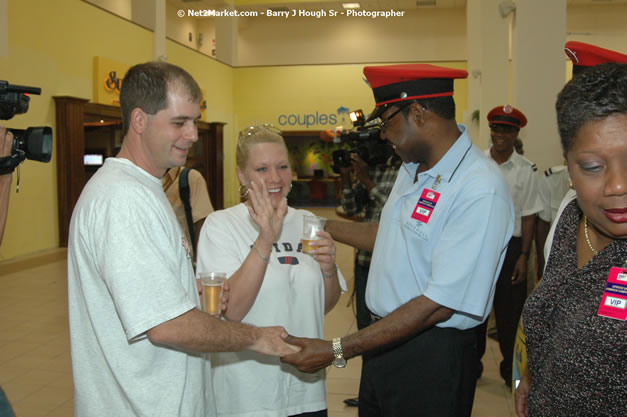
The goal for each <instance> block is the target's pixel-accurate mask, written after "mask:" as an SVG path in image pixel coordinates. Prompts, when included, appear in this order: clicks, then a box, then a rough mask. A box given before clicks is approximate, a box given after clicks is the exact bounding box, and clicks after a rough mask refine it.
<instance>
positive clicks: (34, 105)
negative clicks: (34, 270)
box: [0, 0, 233, 260]
mask: <svg viewBox="0 0 627 417" xmlns="http://www.w3.org/2000/svg"><path fill="white" fill-rule="evenodd" d="M8 13H9V19H8V21H9V28H8V37H9V54H8V57H0V79H2V80H8V81H9V82H10V83H13V84H22V85H29V86H37V87H41V89H42V95H41V96H32V97H31V102H30V109H29V111H28V113H27V114H24V115H17V116H15V117H14V118H13V119H12V120H10V121H0V123H2V124H4V125H7V126H8V127H13V128H26V127H28V126H46V125H47V126H51V127H52V129H53V132H54V134H53V142H54V141H55V139H56V138H55V134H56V131H55V128H56V126H55V125H56V124H55V108H54V100H53V99H52V97H53V96H56V95H68V96H76V97H83V98H87V99H91V98H92V94H93V84H92V82H93V80H92V78H93V57H94V56H102V57H105V58H109V59H112V60H115V61H118V62H122V63H126V64H129V65H133V64H136V63H139V62H144V61H148V60H150V59H152V56H153V36H152V32H150V31H148V30H146V29H144V28H141V27H139V26H137V25H134V24H132V23H129V22H128V21H125V20H123V19H120V18H118V17H116V16H114V15H112V14H110V13H107V12H105V11H103V10H101V9H99V8H97V7H94V6H92V5H90V4H87V3H84V2H82V1H80V0H55V1H48V0H29V1H23V0H9V4H8ZM166 48H167V55H168V57H169V62H171V63H174V64H178V65H181V66H183V67H185V68H186V69H187V70H189V71H190V73H191V74H192V75H193V76H194V77H195V78H196V79H197V80H198V82H199V84H200V86H201V88H203V89H204V90H205V91H207V92H208V96H209V97H207V99H208V100H207V102H208V111H207V114H208V117H209V119H210V120H212V121H213V120H220V121H225V122H228V123H229V125H227V132H228V131H229V129H230V125H231V120H230V114H231V112H232V105H233V101H232V91H231V76H232V75H231V73H232V69H231V68H229V67H228V66H225V65H223V64H220V63H218V62H217V61H215V60H213V59H210V58H208V57H206V56H204V55H200V54H198V53H196V52H194V51H192V50H189V49H188V48H185V47H183V46H181V45H178V44H176V43H173V42H167V44H166ZM55 153H56V148H55V147H53V156H52V161H51V162H50V163H48V164H44V163H40V162H32V161H26V162H24V163H23V164H22V165H21V166H20V170H21V178H20V191H19V194H16V193H15V187H13V191H12V193H11V200H10V204H9V218H8V222H7V228H6V231H5V236H4V240H3V242H2V246H1V247H0V260H4V259H8V258H13V257H16V256H20V255H24V254H29V253H33V252H37V251H40V250H44V249H50V248H55V247H57V246H58V209H57V207H58V205H57V180H56V172H57V171H56V154H55ZM16 173H17V171H16ZM16 179H17V175H16V174H14V184H15V181H16Z"/></svg>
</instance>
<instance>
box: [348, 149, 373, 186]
mask: <svg viewBox="0 0 627 417" xmlns="http://www.w3.org/2000/svg"><path fill="white" fill-rule="evenodd" d="M351 161H352V167H353V171H354V172H355V175H356V176H357V179H358V180H359V182H361V183H362V184H363V185H365V186H366V188H367V189H368V191H370V190H372V188H373V187H374V186H375V185H376V184H375V183H374V181H372V178H370V174H368V164H367V163H366V162H365V161H364V160H363V159H361V158H360V157H359V155H357V154H356V153H351Z"/></svg>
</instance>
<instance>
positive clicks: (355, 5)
mask: <svg viewBox="0 0 627 417" xmlns="http://www.w3.org/2000/svg"><path fill="white" fill-rule="evenodd" d="M342 7H343V8H345V9H359V8H360V7H361V6H360V5H359V3H342Z"/></svg>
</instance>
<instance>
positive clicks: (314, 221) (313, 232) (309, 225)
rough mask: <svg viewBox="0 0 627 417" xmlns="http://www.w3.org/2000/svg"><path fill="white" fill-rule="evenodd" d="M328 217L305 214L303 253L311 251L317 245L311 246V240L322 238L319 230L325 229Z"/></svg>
mask: <svg viewBox="0 0 627 417" xmlns="http://www.w3.org/2000/svg"><path fill="white" fill-rule="evenodd" d="M326 223H327V219H326V218H324V217H320V216H304V217H303V237H302V239H301V242H302V243H303V253H311V251H312V250H314V249H316V246H311V242H312V241H314V240H318V239H320V236H318V232H320V231H323V230H324V225H325V224H326Z"/></svg>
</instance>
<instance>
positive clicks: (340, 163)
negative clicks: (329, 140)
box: [333, 124, 394, 172]
mask: <svg viewBox="0 0 627 417" xmlns="http://www.w3.org/2000/svg"><path fill="white" fill-rule="evenodd" d="M339 139H340V142H341V143H348V144H349V145H350V149H340V150H337V151H335V152H333V165H334V166H333V170H334V171H335V172H339V168H348V167H350V166H351V164H352V161H351V153H355V154H357V155H358V156H359V157H360V158H361V159H362V160H363V161H364V162H366V163H367V164H368V165H371V166H372V165H378V164H381V163H384V162H385V161H387V160H388V159H389V158H390V157H391V156H392V155H393V154H394V149H393V148H392V146H391V145H390V144H389V143H387V142H386V141H383V140H382V139H381V128H380V127H379V126H378V125H377V124H371V125H367V126H358V127H356V128H355V129H353V130H347V131H343V132H342V133H340V135H339Z"/></svg>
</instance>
